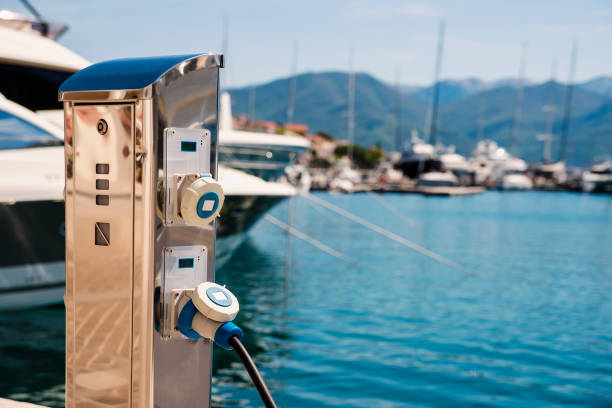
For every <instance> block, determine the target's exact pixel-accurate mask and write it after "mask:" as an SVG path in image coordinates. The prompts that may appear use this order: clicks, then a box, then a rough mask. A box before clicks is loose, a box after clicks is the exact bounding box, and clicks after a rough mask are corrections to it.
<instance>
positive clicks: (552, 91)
mask: <svg viewBox="0 0 612 408" xmlns="http://www.w3.org/2000/svg"><path fill="white" fill-rule="evenodd" d="M556 73H557V61H556V60H555V61H553V63H552V67H551V72H550V84H549V87H548V104H547V105H544V107H543V110H544V112H546V132H545V133H544V134H543V135H541V137H540V140H544V150H543V151H542V163H544V164H548V163H551V162H552V158H551V145H552V139H553V134H552V130H553V122H554V116H555V110H556V109H557V108H556V106H555V98H556V93H557V92H556V91H557V84H556V83H555V79H556V76H557V75H556Z"/></svg>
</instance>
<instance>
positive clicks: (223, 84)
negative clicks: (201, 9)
mask: <svg viewBox="0 0 612 408" xmlns="http://www.w3.org/2000/svg"><path fill="white" fill-rule="evenodd" d="M228 38H229V19H228V17H227V16H223V20H222V28H221V54H222V55H223V59H224V61H225V66H226V67H227V66H228V64H227V62H228V61H229V58H228V55H227V53H228ZM223 71H225V72H224V75H223V76H222V77H221V79H222V81H220V84H219V88H221V90H222V91H225V90H227V89H226V88H227V84H228V82H229V81H228V76H229V69H228V68H225V69H224V70H223Z"/></svg>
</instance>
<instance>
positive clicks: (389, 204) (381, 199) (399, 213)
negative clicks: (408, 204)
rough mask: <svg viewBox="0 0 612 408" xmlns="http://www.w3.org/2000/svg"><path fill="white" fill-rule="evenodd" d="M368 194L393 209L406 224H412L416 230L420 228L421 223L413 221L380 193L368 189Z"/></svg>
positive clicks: (388, 208) (390, 209) (387, 207)
mask: <svg viewBox="0 0 612 408" xmlns="http://www.w3.org/2000/svg"><path fill="white" fill-rule="evenodd" d="M366 194H367V195H369V196H370V197H374V198H375V199H376V201H378V202H379V203H380V205H382V206H383V207H385V208H386V209H387V210H389V211H391V212H392V213H393V214H395V215H397V216H398V217H399V218H401V219H402V220H403V221H404V222H405V223H406V224H408V225H410V226H411V227H412V228H414V229H416V230H420V227H419V224H417V223H416V222H414V221H412V220H411V219H410V218H408V217H406V216H405V215H404V214H402V212H401V211H400V210H398V209H397V207H396V206H394V205H393V204H391V203H390V202H389V201H387V200H385V199H384V198H382V197H381V196H380V195H378V194H376V193H373V192H371V191H366Z"/></svg>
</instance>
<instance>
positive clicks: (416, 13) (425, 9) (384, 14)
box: [352, 2, 440, 19]
mask: <svg viewBox="0 0 612 408" xmlns="http://www.w3.org/2000/svg"><path fill="white" fill-rule="evenodd" d="M352 10H353V15H354V16H355V17H358V18H368V19H371V18H389V17H419V18H434V17H440V11H439V10H438V9H437V8H435V7H432V6H430V5H428V4H426V3H408V4H402V5H393V4H382V2H379V3H378V4H377V5H375V6H372V5H371V4H365V3H361V2H359V3H358V4H355V5H354V6H353V7H352Z"/></svg>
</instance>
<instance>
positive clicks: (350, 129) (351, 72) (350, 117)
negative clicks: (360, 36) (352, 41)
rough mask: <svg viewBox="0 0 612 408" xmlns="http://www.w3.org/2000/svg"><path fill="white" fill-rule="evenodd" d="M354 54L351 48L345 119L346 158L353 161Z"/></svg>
mask: <svg viewBox="0 0 612 408" xmlns="http://www.w3.org/2000/svg"><path fill="white" fill-rule="evenodd" d="M353 54H354V52H353V49H352V48H351V49H350V51H349V74H348V118H347V136H348V142H349V145H348V157H349V159H350V160H351V162H352V161H353V144H354V143H355V71H354V67H353V58H354V55H353Z"/></svg>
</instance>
